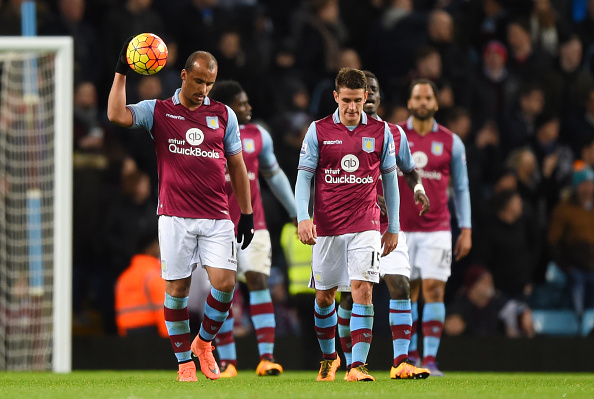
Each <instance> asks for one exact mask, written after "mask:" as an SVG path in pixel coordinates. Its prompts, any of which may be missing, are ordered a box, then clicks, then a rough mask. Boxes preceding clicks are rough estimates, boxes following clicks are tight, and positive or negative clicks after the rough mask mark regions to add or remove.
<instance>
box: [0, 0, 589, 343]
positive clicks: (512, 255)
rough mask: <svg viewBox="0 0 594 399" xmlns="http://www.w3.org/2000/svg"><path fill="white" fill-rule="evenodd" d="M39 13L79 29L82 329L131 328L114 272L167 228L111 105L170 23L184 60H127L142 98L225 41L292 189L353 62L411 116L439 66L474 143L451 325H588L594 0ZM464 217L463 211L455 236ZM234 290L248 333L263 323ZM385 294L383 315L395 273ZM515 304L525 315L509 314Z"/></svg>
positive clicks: (286, 317) (104, 4)
mask: <svg viewBox="0 0 594 399" xmlns="http://www.w3.org/2000/svg"><path fill="white" fill-rule="evenodd" d="M0 4H1V5H0V35H20V34H21V27H20V1H19V0H3V1H0ZM37 15H38V18H37V19H38V34H39V35H69V36H72V37H73V38H74V56H75V69H74V77H75V94H74V132H73V135H74V148H73V150H74V315H75V321H74V332H75V334H115V333H116V332H117V330H116V327H115V321H114V320H115V316H114V284H115V282H116V280H117V278H118V276H119V275H120V274H121V273H122V272H123V271H124V270H125V269H126V268H127V266H128V265H129V264H130V260H131V258H132V256H133V255H134V254H137V253H140V252H142V251H143V250H144V249H143V246H146V243H147V242H150V239H151V238H154V237H155V236H156V229H157V227H156V222H157V218H156V215H155V209H156V181H157V173H156V160H155V155H154V150H153V148H152V142H151V138H150V135H149V134H148V133H147V132H146V131H143V130H123V129H120V128H118V127H116V126H114V125H112V124H109V123H108V122H107V118H106V112H105V108H106V104H107V95H108V91H109V88H110V86H111V81H112V79H113V74H114V67H115V64H116V59H117V55H118V53H119V51H120V49H121V47H122V44H123V43H124V41H125V39H126V38H128V37H129V36H130V35H136V34H138V33H141V32H152V33H155V34H157V35H159V36H161V37H162V38H163V39H164V41H165V42H166V43H167V45H168V48H169V59H168V62H167V65H166V67H165V68H164V69H163V70H162V71H161V72H160V73H158V74H157V75H154V76H150V77H141V76H140V75H137V74H134V73H132V72H130V73H128V85H127V89H128V93H127V94H128V102H129V103H133V102H137V101H140V100H143V99H152V98H160V99H165V98H168V97H170V96H171V95H172V94H173V93H174V91H175V89H176V88H178V87H179V86H180V81H181V80H180V77H179V73H180V70H181V69H182V68H183V64H184V62H185V59H186V58H187V56H188V55H189V54H190V53H191V52H193V51H195V50H198V49H200V50H207V51H210V52H212V53H213V54H214V55H215V57H216V58H217V60H218V63H219V72H218V80H222V79H234V80H237V81H239V82H240V83H241V84H242V86H243V87H244V89H245V90H246V92H247V94H248V96H249V99H250V103H251V105H252V107H253V114H254V120H255V121H256V122H257V123H260V124H261V125H262V126H264V127H265V128H266V129H267V130H268V131H269V132H270V133H271V134H272V137H273V139H274V142H275V151H276V154H277V157H278V160H279V162H280V165H281V167H282V168H283V170H284V171H285V173H286V174H287V176H288V177H289V179H290V180H291V182H292V184H293V186H294V183H295V178H296V174H297V163H298V158H299V148H300V146H301V142H302V139H303V136H304V133H305V131H306V129H307V127H308V125H309V124H310V123H311V122H312V121H313V120H316V119H318V118H321V117H324V116H326V115H328V114H330V113H332V112H333V111H334V109H335V107H336V104H335V103H334V99H333V97H332V90H333V88H334V77H335V76H336V73H337V71H338V70H339V69H340V68H341V67H345V66H348V67H354V68H360V69H367V70H370V71H372V72H373V73H375V74H376V75H377V77H378V79H379V83H380V86H381V95H382V104H381V108H380V110H379V112H378V113H379V115H380V116H381V117H382V118H383V119H385V120H387V121H390V122H394V123H398V122H402V121H403V120H405V119H406V118H407V117H408V111H407V108H406V100H407V97H408V93H407V89H408V85H409V83H410V82H411V81H412V80H413V79H416V78H427V79H431V80H432V81H434V82H435V83H436V84H437V86H438V88H439V107H440V109H439V111H438V113H437V115H436V119H437V121H438V122H439V123H441V124H443V125H445V126H446V127H448V128H449V129H450V130H452V131H453V132H455V133H456V134H457V135H459V136H460V138H461V139H462V140H463V142H464V143H465V146H466V156H467V162H468V173H469V179H470V191H471V201H472V215H473V248H472V251H471V253H470V255H469V256H468V257H467V258H466V259H464V260H463V261H461V262H459V263H454V265H453V267H452V277H451V279H450V281H449V282H448V286H447V293H446V307H447V309H448V320H447V321H446V325H445V332H446V334H451V335H459V334H468V335H475V336H488V335H507V336H512V337H513V336H522V335H525V336H526V335H527V336H532V335H534V333H535V332H536V333H547V325H549V324H550V323H549V321H550V320H553V319H551V317H561V319H554V320H563V321H561V322H559V321H556V322H555V323H553V324H552V325H555V326H559V325H561V330H560V331H557V333H561V334H570V335H579V334H583V335H587V334H588V331H589V328H588V323H590V321H588V320H590V319H589V318H590V317H593V316H592V311H591V309H592V308H594V210H593V206H594V172H592V169H591V168H592V167H594V75H593V72H594V62H593V61H594V0H415V1H413V0H293V1H278V0H176V1H168V0H126V1H119V0H117V1H116V0H54V1H50V0H46V1H43V0H38V1H37ZM262 189H263V197H264V201H265V209H266V211H267V212H268V213H267V215H266V217H267V221H268V227H269V230H270V232H271V237H272V241H273V271H272V275H271V281H270V286H271V290H273V293H274V295H273V299H274V300H275V301H276V306H277V308H278V309H282V310H280V311H277V317H278V319H277V334H298V333H299V331H300V329H302V328H301V327H302V326H301V322H302V321H303V320H301V321H300V320H299V317H298V315H297V312H296V311H295V307H296V306H295V301H294V300H293V297H292V295H290V292H289V286H290V284H291V281H290V280H289V279H288V274H287V268H288V267H290V261H289V262H288V261H287V259H286V257H285V256H284V255H285V253H284V251H283V246H282V245H281V243H280V234H281V230H282V228H283V225H284V224H285V223H287V222H289V218H288V216H287V215H286V214H285V213H284V210H283V209H282V207H281V206H280V205H279V204H278V203H276V200H275V199H274V198H273V197H272V196H271V195H270V193H269V192H268V191H267V187H266V185H265V184H263V185H262ZM455 226H456V221H455V215H453V220H452V228H453V231H454V238H455V237H456V227H455ZM285 249H286V248H285ZM237 292H238V295H237V298H236V303H237V304H236V305H237V306H235V307H234V312H235V314H236V320H238V326H237V330H238V331H242V332H249V330H250V325H249V323H250V321H249V318H248V317H245V318H243V319H242V317H240V316H239V315H240V314H241V308H242V306H243V307H245V300H243V298H242V297H241V290H237ZM374 296H375V303H376V315H378V314H382V313H381V312H384V310H385V308H387V301H388V300H387V298H388V294H387V290H386V289H385V287H384V286H383V285H382V284H380V285H379V286H378V287H377V289H376V291H375V293H374ZM312 298H313V297H312ZM312 300H313V299H312ZM518 306H519V307H521V308H525V309H526V312H524V313H522V315H523V316H522V317H521V318H520V319H519V320H518V319H514V320H510V317H507V316H506V314H518V312H517V309H516V311H510V310H509V308H510V307H518ZM236 308H237V309H236ZM382 309H383V310H382ZM589 309H590V311H588V310H589ZM385 312H387V310H385ZM542 315H545V316H542ZM512 318H513V317H512ZM383 319H385V320H383ZM303 322H304V321H303ZM382 323H385V324H386V326H387V317H385V318H383V317H376V327H377V326H378V325H381V324H382ZM559 323H561V324H559ZM306 324H307V325H309V324H310V321H309V320H308V321H307V323H306ZM386 328H387V327H386ZM311 331H312V333H313V330H311ZM386 334H389V331H388V332H387V333H386Z"/></svg>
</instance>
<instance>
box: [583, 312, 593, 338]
mask: <svg viewBox="0 0 594 399" xmlns="http://www.w3.org/2000/svg"><path fill="white" fill-rule="evenodd" d="M593 329H594V309H586V311H585V312H584V315H583V316H582V331H581V334H582V337H587V336H588V335H589V334H590V333H591V332H592V330H593Z"/></svg>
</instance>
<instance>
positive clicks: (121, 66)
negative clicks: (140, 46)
mask: <svg viewBox="0 0 594 399" xmlns="http://www.w3.org/2000/svg"><path fill="white" fill-rule="evenodd" d="M132 39H134V36H130V37H129V38H127V39H126V41H125V42H124V47H122V51H120V55H119V56H118V63H117V64H116V68H115V71H116V73H121V74H122V75H125V74H127V73H128V71H129V70H130V65H128V61H126V51H127V50H128V44H130V40H132Z"/></svg>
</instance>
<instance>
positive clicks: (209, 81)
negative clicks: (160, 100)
mask: <svg viewBox="0 0 594 399" xmlns="http://www.w3.org/2000/svg"><path fill="white" fill-rule="evenodd" d="M181 78H182V86H181V96H183V97H184V98H185V99H186V100H187V101H188V102H189V103H190V104H191V105H193V106H200V105H202V103H203V102H204V99H205V98H206V97H207V96H208V93H210V89H212V86H213V85H214V82H215V80H216V79H217V68H216V67H215V68H213V69H208V68H207V61H206V60H202V59H199V58H198V59H196V61H194V67H193V68H192V69H191V70H190V71H187V70H185V69H182V71H181Z"/></svg>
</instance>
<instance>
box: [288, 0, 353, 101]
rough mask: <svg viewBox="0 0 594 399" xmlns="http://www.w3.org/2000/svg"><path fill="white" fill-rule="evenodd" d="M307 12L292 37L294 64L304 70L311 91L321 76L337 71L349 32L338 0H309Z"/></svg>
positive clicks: (329, 75)
mask: <svg viewBox="0 0 594 399" xmlns="http://www.w3.org/2000/svg"><path fill="white" fill-rule="evenodd" d="M307 6H308V10H309V12H308V14H307V17H306V19H305V21H304V22H303V25H302V26H301V29H300V31H299V32H298V33H297V35H296V37H295V41H296V43H297V53H298V54H299V57H297V59H296V60H297V67H298V68H299V69H300V70H302V71H307V75H306V76H305V78H306V84H307V87H308V89H309V90H310V91H313V88H314V87H315V85H316V84H317V83H318V82H319V81H320V80H322V79H325V78H328V77H333V76H334V75H335V74H336V72H337V71H338V69H339V68H338V60H339V54H340V48H341V47H342V46H343V45H344V44H345V43H346V41H347V38H348V33H347V31H346V28H345V27H344V24H343V22H342V20H341V19H340V5H339V2H338V0H308V1H307Z"/></svg>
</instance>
